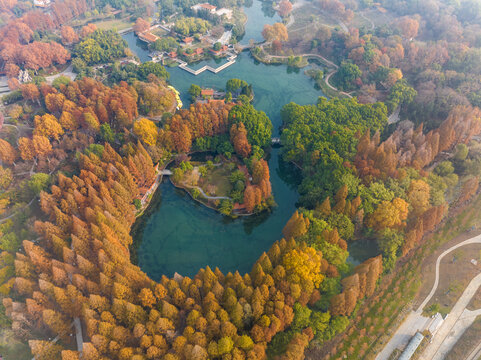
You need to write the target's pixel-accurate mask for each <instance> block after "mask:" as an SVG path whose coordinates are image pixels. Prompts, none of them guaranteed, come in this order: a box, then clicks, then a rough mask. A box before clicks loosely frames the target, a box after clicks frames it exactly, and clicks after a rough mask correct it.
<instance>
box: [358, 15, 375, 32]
mask: <svg viewBox="0 0 481 360" xmlns="http://www.w3.org/2000/svg"><path fill="white" fill-rule="evenodd" d="M359 15H360V16H361V17H362V18H363V19H365V20H367V21H369V22H370V23H371V28H370V29H369V30H371V31H372V30H374V29H375V28H376V25H374V22H373V21H372V20H371V19H369V18H368V17H367V16H366V15H364V13H362V12H359Z"/></svg>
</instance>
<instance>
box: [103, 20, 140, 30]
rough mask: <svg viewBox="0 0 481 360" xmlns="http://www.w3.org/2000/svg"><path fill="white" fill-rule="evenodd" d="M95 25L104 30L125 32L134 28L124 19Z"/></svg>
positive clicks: (105, 21) (104, 21)
mask: <svg viewBox="0 0 481 360" xmlns="http://www.w3.org/2000/svg"><path fill="white" fill-rule="evenodd" d="M95 25H97V27H98V28H99V29H103V30H113V29H117V30H124V29H127V28H129V27H131V26H133V23H131V22H129V21H126V20H123V19H109V20H102V21H98V22H95Z"/></svg>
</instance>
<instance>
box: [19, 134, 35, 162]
mask: <svg viewBox="0 0 481 360" xmlns="http://www.w3.org/2000/svg"><path fill="white" fill-rule="evenodd" d="M18 151H20V157H21V158H22V160H25V161H28V160H32V159H33V158H34V157H35V148H34V147H33V142H32V140H31V139H29V138H27V137H21V138H20V139H18Z"/></svg>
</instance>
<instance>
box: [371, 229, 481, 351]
mask: <svg viewBox="0 0 481 360" xmlns="http://www.w3.org/2000/svg"><path fill="white" fill-rule="evenodd" d="M469 244H481V235H477V236H475V237H473V238H471V239H468V240H465V241H462V242H460V243H459V244H456V245H454V246H452V247H450V248H449V249H447V250H446V251H444V252H443V253H442V254H441V255H439V256H438V258H437V260H436V275H435V280H434V285H433V287H432V289H431V292H430V293H429V294H428V296H427V297H426V298H425V299H424V301H423V302H422V303H421V305H420V306H419V307H418V309H417V310H416V311H412V312H411V313H410V314H409V315H408V317H407V318H406V319H405V320H404V322H403V323H402V324H401V326H399V328H398V329H397V331H396V332H395V333H394V335H393V336H392V337H391V340H390V341H389V342H388V343H387V344H386V346H385V347H384V349H383V350H382V351H381V352H380V353H379V354H378V355H377V356H376V360H387V359H388V358H389V356H390V355H391V354H392V353H393V351H394V350H396V349H397V348H400V347H402V346H404V345H406V344H407V343H408V342H409V340H410V339H411V338H412V336H413V335H414V334H415V333H416V332H417V331H420V332H422V331H424V330H425V329H426V327H427V326H428V324H429V322H430V318H429V317H425V316H423V315H422V312H423V308H424V307H425V306H426V305H427V304H428V302H429V301H430V300H431V298H432V297H433V296H434V294H435V293H436V290H437V288H438V285H439V268H440V264H441V260H442V259H443V258H444V257H445V256H446V255H447V254H449V253H450V252H452V251H454V250H456V249H458V248H460V247H462V246H465V245H469ZM479 286H481V274H480V275H478V276H476V277H475V278H474V279H473V280H472V281H471V282H470V283H469V285H468V287H467V288H466V289H465V291H464V293H463V295H462V296H461V298H460V299H459V300H458V302H457V303H456V305H454V308H453V309H452V311H451V313H450V314H449V315H448V316H447V318H446V320H445V321H444V322H443V325H442V326H441V327H440V329H439V330H438V332H437V333H436V335H435V336H434V338H433V344H434V341H436V346H437V347H436V348H432V349H435V352H434V353H433V354H432V356H434V354H435V353H436V352H437V350H438V349H439V347H440V345H441V343H442V342H443V341H444V340H445V339H446V337H447V336H448V335H449V333H450V332H451V329H452V328H453V326H454V325H455V324H456V323H457V321H458V320H459V318H460V317H461V315H462V314H463V312H464V311H467V313H465V315H466V316H468V315H471V314H469V310H465V309H466V306H468V304H469V302H470V301H471V298H472V297H473V296H474V294H475V293H476V290H477V289H478V287H479ZM468 317H470V316H468ZM448 319H449V321H448ZM451 319H452V320H451ZM473 321H474V320H473ZM463 329H464V330H465V329H466V327H464V326H463ZM464 330H463V332H464ZM461 334H462V333H461ZM454 343H455V341H454V342H453V343H452V344H451V346H449V349H450V348H451V347H452V345H454ZM433 344H430V345H429V346H428V348H430V347H431V345H433ZM433 346H434V345H433ZM428 348H426V351H427V349H428ZM449 349H448V351H449ZM430 351H433V350H430ZM429 354H430V353H429ZM429 354H428V355H429ZM432 356H431V357H422V359H435V358H433V357H432ZM439 359H440V358H439Z"/></svg>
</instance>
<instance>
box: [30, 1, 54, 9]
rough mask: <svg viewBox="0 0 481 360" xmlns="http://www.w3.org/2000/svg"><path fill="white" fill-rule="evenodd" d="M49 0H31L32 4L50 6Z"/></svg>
mask: <svg viewBox="0 0 481 360" xmlns="http://www.w3.org/2000/svg"><path fill="white" fill-rule="evenodd" d="M50 3H51V1H50V0H33V5H35V6H38V7H42V8H46V7H49V6H50Z"/></svg>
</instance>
